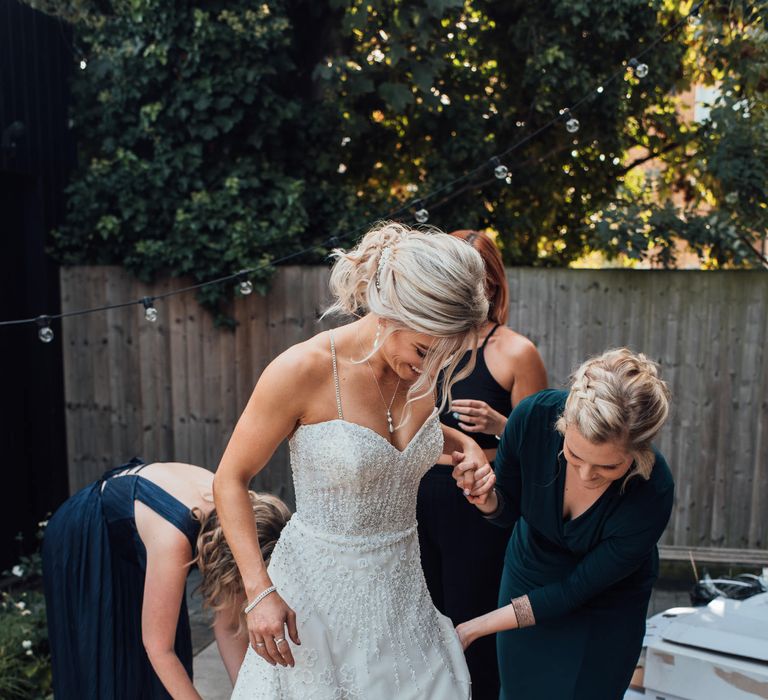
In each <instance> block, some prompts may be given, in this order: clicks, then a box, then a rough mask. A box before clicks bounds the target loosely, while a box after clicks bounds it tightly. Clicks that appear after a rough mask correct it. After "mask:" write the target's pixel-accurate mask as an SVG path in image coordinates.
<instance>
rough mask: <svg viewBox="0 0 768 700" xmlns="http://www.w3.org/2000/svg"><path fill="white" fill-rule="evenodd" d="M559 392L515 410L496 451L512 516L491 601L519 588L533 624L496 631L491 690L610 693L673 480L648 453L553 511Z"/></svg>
mask: <svg viewBox="0 0 768 700" xmlns="http://www.w3.org/2000/svg"><path fill="white" fill-rule="evenodd" d="M567 397H568V393H567V392H565V391H542V392H539V393H538V394H534V395H533V396H529V397H528V398H527V399H525V400H524V401H521V402H520V404H519V405H518V406H517V408H515V410H514V411H513V413H512V416H511V417H510V419H509V421H508V422H507V426H506V429H505V430H504V434H503V436H502V439H501V444H500V445H499V450H498V452H497V453H496V460H495V471H496V488H497V489H498V491H499V492H500V493H501V496H502V498H503V500H504V502H505V507H504V508H503V509H502V510H501V511H500V513H499V516H498V518H496V519H495V520H494V521H492V522H495V523H496V524H498V525H501V526H507V527H508V526H510V525H514V530H513V532H512V537H511V538H510V540H509V545H508V547H507V552H506V556H505V561H504V573H503V576H502V580H501V587H500V592H499V607H503V606H505V605H508V604H509V602H510V601H511V600H512V599H513V598H517V597H519V596H524V595H527V596H528V600H529V601H530V605H531V608H532V611H533V615H534V617H535V619H536V624H535V625H533V626H531V627H525V628H523V629H514V630H507V631H505V632H500V633H499V634H497V635H496V639H497V645H498V655H499V670H500V672H501V686H502V688H501V700H555V699H556V700H620V699H621V698H623V697H624V692H625V691H626V689H627V686H628V685H629V681H630V678H631V676H632V672H633V671H634V669H635V664H636V662H637V659H638V656H639V655H640V650H641V646H642V642H643V635H644V633H645V616H646V614H647V610H648V601H649V599H650V596H651V588H652V586H653V582H654V581H655V579H656V576H657V573H658V562H659V556H658V551H657V548H656V543H657V542H658V540H659V538H660V537H661V534H662V533H663V531H664V528H665V527H666V525H667V521H668V520H669V517H670V514H671V511H672V503H673V497H674V483H673V481H672V475H671V473H670V470H669V467H668V466H667V463H666V461H665V460H664V458H663V457H662V456H661V454H659V453H658V452H656V453H655V454H656V462H655V464H654V465H653V470H652V472H651V476H650V478H649V479H648V480H647V481H646V480H644V479H642V478H641V477H635V478H632V479H630V480H629V481H628V482H627V483H626V487H625V488H624V489H623V490H622V484H621V480H619V481H615V482H614V483H613V484H611V485H610V486H609V487H608V489H607V490H606V491H605V493H603V494H602V495H601V496H600V498H598V499H597V501H596V502H595V503H594V504H593V505H592V506H591V507H590V508H589V509H588V510H587V511H586V512H584V513H582V514H581V515H580V516H578V517H577V518H573V519H571V520H563V494H564V489H565V472H566V469H567V464H566V462H565V458H564V457H563V455H562V449H563V436H562V435H561V434H560V433H559V432H557V430H556V429H555V422H556V421H557V419H558V417H559V416H560V414H561V413H562V411H563V408H564V406H565V400H566V398H567Z"/></svg>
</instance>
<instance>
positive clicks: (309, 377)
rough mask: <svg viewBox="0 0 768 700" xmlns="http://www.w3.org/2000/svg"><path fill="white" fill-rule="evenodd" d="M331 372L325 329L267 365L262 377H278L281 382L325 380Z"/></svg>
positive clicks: (292, 383) (312, 382) (329, 346)
mask: <svg viewBox="0 0 768 700" xmlns="http://www.w3.org/2000/svg"><path fill="white" fill-rule="evenodd" d="M330 374H331V344H330V338H329V334H328V332H327V331H324V332H322V333H318V334H317V335H315V336H313V337H312V338H310V339H309V340H305V341H304V342H302V343H296V345H292V346H291V347H289V348H288V349H287V350H285V351H283V352H281V353H280V354H279V355H278V356H277V357H276V358H275V359H274V360H272V362H270V363H269V365H267V367H266V369H265V370H264V373H263V374H262V378H266V379H268V380H269V379H270V378H274V379H280V380H281V382H280V383H282V384H291V385H296V384H301V385H303V386H306V385H307V383H310V384H314V383H316V382H325V381H327V380H328V378H329V376H330Z"/></svg>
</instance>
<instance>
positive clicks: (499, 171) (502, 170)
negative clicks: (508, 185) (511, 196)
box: [491, 156, 509, 180]
mask: <svg viewBox="0 0 768 700" xmlns="http://www.w3.org/2000/svg"><path fill="white" fill-rule="evenodd" d="M491 167H492V168H493V174H494V175H495V176H496V177H497V178H498V179H499V180H505V179H506V178H507V176H508V175H509V168H508V167H507V166H506V165H504V163H502V162H501V161H500V160H499V158H498V156H494V157H493V158H491Z"/></svg>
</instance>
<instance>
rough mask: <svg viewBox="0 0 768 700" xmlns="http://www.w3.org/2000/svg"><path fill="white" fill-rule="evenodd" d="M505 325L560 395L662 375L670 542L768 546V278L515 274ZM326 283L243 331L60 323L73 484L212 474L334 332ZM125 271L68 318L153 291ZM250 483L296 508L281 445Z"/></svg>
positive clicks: (98, 320) (92, 287) (68, 285)
mask: <svg viewBox="0 0 768 700" xmlns="http://www.w3.org/2000/svg"><path fill="white" fill-rule="evenodd" d="M508 277H509V282H510V288H511V296H512V300H513V303H512V310H511V313H510V319H509V323H510V325H511V326H512V327H513V328H515V329H517V330H519V331H520V332H522V333H524V334H526V335H528V336H529V337H530V338H531V339H532V340H533V341H534V342H535V343H536V344H537V346H538V347H539V350H540V351H541V354H542V356H543V358H544V361H545V363H546V365H547V369H548V371H549V378H550V385H551V386H564V384H565V383H566V382H567V378H568V374H569V373H570V372H571V371H572V370H573V369H574V368H575V366H576V365H578V364H579V362H580V361H581V360H582V359H584V358H586V357H587V356H589V355H591V354H595V353H598V352H601V351H602V350H604V349H606V348H608V347H612V346H618V345H627V346H629V347H632V348H633V349H636V350H642V351H643V352H645V353H646V354H647V355H648V356H649V357H651V358H652V359H654V360H656V361H658V362H660V363H661V365H662V372H663V376H664V378H665V379H666V380H667V381H668V382H669V383H670V386H671V389H672V392H673V397H674V403H673V406H674V409H673V413H672V416H671V418H670V420H669V422H668V425H667V426H666V427H665V429H664V431H663V434H662V436H661V439H660V440H659V446H660V448H661V450H662V452H664V454H665V455H666V456H667V459H668V461H669V463H670V465H671V466H672V469H673V471H674V474H675V478H676V481H677V502H676V506H675V512H674V514H673V518H672V522H671V523H670V525H669V527H668V529H667V532H666V534H665V539H664V542H665V544H667V545H673V546H676V547H703V546H706V547H727V548H741V549H744V548H751V549H763V550H764V549H768V506H767V505H766V504H768V350H766V342H768V331H767V328H768V309H767V306H766V302H767V301H768V275H766V274H765V273H762V272H699V271H671V272H661V271H628V270H539V269H524V268H523V269H521V268H515V269H510V270H509V271H508ZM327 278H328V271H327V270H326V269H325V268H320V267H285V268H281V269H280V270H279V272H278V273H277V275H276V277H275V280H274V283H273V286H272V289H271V291H270V293H269V295H268V296H266V297H260V296H258V295H257V294H253V295H251V296H250V297H246V298H242V299H238V300H237V301H236V302H235V303H234V306H233V314H234V317H235V318H236V320H237V321H238V324H239V325H238V326H237V329H236V330H235V331H229V330H220V329H216V328H214V325H213V321H212V318H211V315H210V314H209V313H208V312H206V311H205V310H203V309H202V308H201V307H200V306H199V305H198V303H197V301H196V300H195V298H194V295H191V294H184V295H179V296H177V297H171V298H169V299H168V300H165V301H162V302H158V303H157V308H158V311H159V314H160V318H159V320H158V322H157V323H148V322H147V321H145V320H144V317H143V313H142V311H143V310H142V308H141V307H140V306H137V307H135V308H131V307H128V308H123V309H116V310H113V311H109V312H106V313H100V314H93V315H90V316H81V317H73V318H70V319H67V320H66V321H65V322H64V324H63V331H62V332H63V334H64V361H65V384H66V411H67V438H68V456H69V470H70V488H71V490H72V491H74V490H76V489H78V488H80V487H81V486H83V485H84V484H86V483H88V482H89V481H90V480H92V479H94V478H96V477H97V476H98V475H99V474H100V473H101V472H102V471H103V470H105V469H107V468H109V467H111V466H112V465H113V464H116V463H119V462H120V461H124V460H126V459H128V458H129V457H131V456H133V455H140V456H142V457H144V458H145V459H149V460H178V461H189V462H192V463H195V464H201V465H205V466H207V467H209V468H211V469H214V468H215V467H216V465H217V463H218V461H219V458H220V456H221V453H222V451H223V449H224V447H225V445H226V443H227V440H228V438H229V436H230V435H231V432H232V429H233V427H234V425H235V423H236V421H237V418H238V415H239V414H240V412H241V410H242V409H243V407H244V406H245V403H246V401H247V400H248V397H249V395H250V393H251V390H252V388H253V386H254V384H255V383H256V380H257V379H258V377H259V374H260V372H261V371H262V369H263V368H264V366H265V365H266V363H267V362H268V361H269V360H270V358H272V357H274V356H275V355H277V354H278V353H279V352H281V351H282V350H283V349H284V348H286V347H288V346H289V345H292V344H294V343H296V342H299V341H301V340H304V339H306V338H308V337H309V336H311V335H313V334H315V333H317V332H318V331H320V330H323V329H324V328H327V327H329V326H330V325H332V324H333V321H330V320H326V321H324V322H319V321H318V318H319V316H320V314H321V312H322V310H323V309H324V308H325V306H326V304H327V303H328V292H327ZM183 284H184V282H183V281H179V280H173V281H166V282H164V283H159V284H156V285H153V286H151V287H149V286H146V285H143V284H141V283H139V282H137V281H136V280H134V279H133V278H131V277H130V276H128V275H127V274H126V273H125V272H123V271H122V270H120V269H119V268H114V267H76V268H70V269H67V270H64V271H62V305H63V310H64V311H67V310H72V309H77V308H82V307H88V306H95V305H100V304H103V303H105V302H106V303H110V302H118V301H122V300H125V299H130V298H139V297H141V296H144V295H154V294H159V293H162V292H164V291H167V290H168V289H171V288H174V287H179V286H182V285H183ZM256 487H257V488H259V489H264V490H269V491H273V492H275V493H277V494H279V495H281V496H283V497H285V498H287V499H288V500H289V501H291V500H292V498H293V489H292V484H291V478H290V471H289V468H288V465H287V458H286V450H285V446H283V447H282V448H281V449H280V450H279V451H278V453H277V454H276V455H275V457H274V458H273V460H272V463H271V464H270V465H269V467H268V468H267V469H265V470H264V471H263V472H262V474H261V475H260V476H259V477H258V479H257V484H256Z"/></svg>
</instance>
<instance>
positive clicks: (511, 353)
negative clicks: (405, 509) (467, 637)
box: [417, 231, 547, 700]
mask: <svg viewBox="0 0 768 700" xmlns="http://www.w3.org/2000/svg"><path fill="white" fill-rule="evenodd" d="M451 235H453V236H456V237H457V238H461V239H463V240H465V241H466V242H467V243H469V244H470V245H471V246H472V247H473V248H474V249H475V250H477V251H478V252H479V253H480V255H481V256H482V258H483V261H484V263H485V271H486V276H485V290H486V295H487V297H488V301H489V307H488V320H487V321H486V323H485V325H484V327H483V328H481V329H480V342H479V343H478V348H477V356H476V361H475V367H474V369H473V370H472V373H471V374H470V375H469V376H467V377H465V378H464V379H462V380H459V381H457V382H456V383H454V385H453V387H452V388H451V403H450V406H446V408H445V410H444V411H443V413H441V415H440V421H441V422H442V423H443V424H445V425H447V426H450V427H451V428H457V429H458V430H461V431H462V432H464V433H466V434H468V435H469V436H471V437H472V438H473V439H474V440H475V441H476V442H477V443H478V444H479V445H480V447H482V448H483V451H484V452H485V455H486V457H487V458H488V461H489V462H492V461H493V459H494V457H495V456H496V448H497V446H498V437H497V436H499V435H501V433H502V432H503V430H504V426H505V425H506V423H507V418H508V417H509V414H510V413H511V412H512V408H513V407H514V406H516V405H517V404H518V403H519V402H520V401H522V400H523V399H524V398H525V397H526V396H529V395H530V394H534V393H536V392H537V391H540V390H542V389H545V388H546V387H547V373H546V370H545V369H544V363H543V362H542V360H541V357H540V356H539V353H538V351H537V350H536V347H535V346H534V345H533V343H532V342H531V341H530V340H528V338H526V337H525V336H523V335H520V334H519V333H516V332H515V331H513V330H512V329H510V328H507V326H506V323H507V314H508V310H509V287H508V285H507V278H506V273H505V271H504V264H503V262H502V259H501V255H500V253H499V250H498V248H497V247H496V244H495V243H494V242H493V239H492V238H491V237H490V236H489V235H488V234H486V233H481V232H478V231H454V232H453V233H452V234H451ZM470 355H471V353H469V352H468V353H467V354H466V356H465V357H464V359H463V360H462V362H461V364H459V366H458V367H457V371H459V370H460V369H461V368H462V367H463V366H464V365H465V364H466V363H467V362H468V361H469V358H470ZM440 398H441V397H438V405H439V404H440ZM452 469H453V467H452V464H451V457H450V455H443V456H442V458H441V459H440V462H439V463H438V464H436V465H435V466H434V467H432V469H430V470H429V472H427V474H426V476H424V478H423V479H422V481H421V486H420V488H419V497H418V510H417V516H418V522H419V544H420V546H421V562H422V567H423V569H424V576H425V578H426V580H427V587H428V588H429V592H430V593H431V595H432V600H433V602H434V604H435V606H436V607H437V608H438V610H440V612H442V613H443V614H444V615H447V616H448V617H450V618H451V620H452V621H453V623H454V625H458V624H460V623H462V622H465V621H466V620H469V619H472V618H474V617H476V616H478V615H481V614H483V613H485V612H487V611H488V610H491V609H493V608H495V607H496V604H497V602H498V593H499V583H500V581H501V573H502V569H503V566H504V551H505V548H506V545H507V541H508V539H509V535H510V530H503V529H500V528H498V527H494V526H493V525H491V524H490V523H488V522H487V521H486V520H485V519H483V517H482V515H481V514H480V513H479V512H478V510H477V509H476V508H475V507H474V506H473V505H472V504H471V503H469V502H468V501H467V499H466V498H465V497H464V496H463V494H462V492H461V491H459V490H458V489H457V488H456V483H455V481H454V479H453V478H452V476H451V472H452ZM466 657H467V665H468V666H469V671H470V674H471V676H472V697H473V698H474V699H475V700H485V699H486V698H487V699H489V700H490V699H491V698H492V699H493V700H496V699H497V698H498V697H499V674H498V667H497V662H496V641H495V637H494V635H489V636H487V637H484V638H482V639H479V640H478V641H477V642H475V643H474V644H473V645H472V646H471V647H469V648H468V649H467V652H466Z"/></svg>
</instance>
